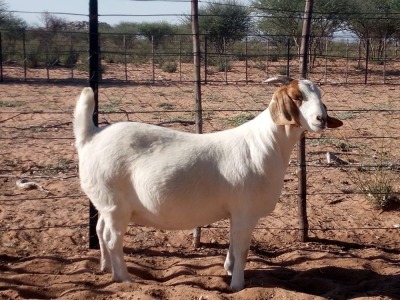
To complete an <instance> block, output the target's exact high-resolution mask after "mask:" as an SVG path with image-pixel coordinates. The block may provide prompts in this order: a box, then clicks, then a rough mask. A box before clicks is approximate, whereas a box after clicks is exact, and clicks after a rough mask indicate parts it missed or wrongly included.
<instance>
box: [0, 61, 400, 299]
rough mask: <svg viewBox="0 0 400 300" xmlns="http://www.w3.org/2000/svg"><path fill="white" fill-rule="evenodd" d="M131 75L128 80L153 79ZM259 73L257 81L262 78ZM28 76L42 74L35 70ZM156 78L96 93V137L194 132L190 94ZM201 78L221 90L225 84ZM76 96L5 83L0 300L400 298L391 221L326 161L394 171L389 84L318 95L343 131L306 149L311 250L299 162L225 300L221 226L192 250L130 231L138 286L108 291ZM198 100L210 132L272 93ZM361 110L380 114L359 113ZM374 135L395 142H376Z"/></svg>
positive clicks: (234, 92)
mask: <svg viewBox="0 0 400 300" xmlns="http://www.w3.org/2000/svg"><path fill="white" fill-rule="evenodd" d="M133 69H134V67H132V71H131V73H130V76H131V77H132V78H138V76H140V74H142V76H147V75H148V73H145V69H143V70H136V69H135V70H136V71H135V72H134V71H133ZM137 69H138V68H137ZM188 69H189V67H188ZM107 70H108V71H107V72H106V75H107V76H110V77H112V76H115V74H118V72H120V69H118V67H115V66H109V67H108V69H107ZM5 71H6V72H8V73H7V74H8V76H11V74H13V73H12V72H21V70H20V69H18V68H16V67H9V68H7V69H6V70H5ZM41 72H42V73H41ZM43 72H44V73H43ZM58 72H60V74H58V75H56V70H52V73H51V76H54V77H57V76H60V77H61V76H66V78H68V76H70V72H69V71H68V70H58ZM188 72H189V71H188ZM254 72H255V73H254V74H252V75H251V76H252V78H254V81H256V79H257V78H258V77H260V78H263V76H264V75H265V74H262V73H261V71H260V70H255V71H254ZM257 72H258V73H257ZM18 74H19V73H18ZM146 74H147V75H146ZM185 74H186V73H184V74H183V75H181V76H183V77H184V76H189V75H185ZM187 74H189V73H187ZM235 74H237V73H235V70H232V71H231V72H230V73H229V74H228V75H229V76H230V77H231V78H233V77H234V76H235ZM28 75H29V76H31V77H34V76H38V77H41V76H44V77H45V76H46V75H45V71H44V70H30V73H28ZM78 75H79V74H75V76H78ZM82 76H83V75H82ZM135 76H136V77H135ZM157 76H161V77H158V78H162V80H161V83H157V84H155V85H148V84H135V83H130V84H123V83H118V84H107V85H104V86H102V88H101V90H100V99H101V101H102V102H101V105H100V110H102V114H101V115H100V123H101V126H105V125H106V124H108V123H113V122H116V121H124V120H130V121H132V120H139V121H143V122H149V123H153V124H161V123H162V124H163V126H169V127H172V128H175V129H178V130H186V131H194V126H193V125H191V124H190V122H189V125H188V123H187V122H183V121H192V120H193V119H194V118H193V114H192V112H191V105H192V104H191V103H192V102H191V101H193V100H192V99H193V86H192V84H189V83H179V84H178V83H174V82H173V81H169V80H166V78H168V76H170V75H169V74H164V73H161V72H160V74H159V75H157ZM171 76H178V75H177V74H173V75H171ZM210 76H214V77H210V78H217V77H218V76H220V77H221V78H222V81H223V79H224V74H220V73H216V74H213V75H210ZM315 76H318V75H315ZM360 76H362V74H361V75H360ZM172 80H176V78H175V79H174V78H173V79H172ZM257 82H258V79H257ZM83 86H84V83H82V82H79V81H77V82H75V83H72V84H71V83H65V82H57V81H55V82H50V83H46V82H45V81H44V82H41V83H37V82H29V81H28V82H26V83H23V82H22V83H18V82H6V83H2V84H1V85H0V96H1V98H0V101H1V102H0V103H1V114H0V122H1V123H0V124H1V129H0V130H1V133H0V139H1V143H0V153H1V158H0V175H1V177H0V187H1V192H0V299H54V298H59V299H173V300H174V299H197V300H200V299H203V300H205V299H210V300H211V299H400V236H399V233H400V232H399V228H398V226H399V223H400V211H399V210H398V209H397V210H387V211H382V210H378V209H375V208H374V207H373V206H372V205H371V203H370V202H369V201H368V200H367V199H365V197H363V196H362V195H359V194H357V193H356V192H355V191H356V186H355V184H354V182H353V180H352V179H354V173H352V171H350V170H349V169H348V168H347V167H346V165H342V164H340V163H334V164H327V162H326V152H327V151H329V152H332V153H336V154H337V155H339V156H340V158H341V159H343V160H344V161H347V162H351V163H363V162H365V163H367V162H368V159H375V161H376V160H377V157H380V156H379V155H378V154H381V153H382V151H383V150H382V149H384V151H383V152H384V155H383V156H382V157H384V158H383V159H384V160H388V159H390V161H392V162H393V163H396V162H397V161H398V157H399V156H398V155H399V151H398V149H400V147H398V146H399V145H398V139H396V137H397V136H398V134H397V132H398V127H399V121H398V120H399V116H398V113H396V111H395V110H396V109H398V108H399V106H400V98H399V96H397V95H399V94H400V93H399V92H400V91H399V87H398V86H393V85H378V86H364V85H353V86H344V85H331V84H324V85H322V86H321V89H322V92H323V96H324V101H325V103H326V104H327V105H328V107H329V108H330V109H331V110H334V112H333V113H334V114H335V115H336V116H338V117H342V119H344V122H345V125H344V126H343V127H342V128H341V129H340V130H335V131H327V132H325V133H323V134H319V135H311V136H309V137H310V139H308V140H307V145H308V147H307V162H308V171H309V173H308V182H307V183H308V193H309V196H308V201H309V202H308V212H309V223H310V229H311V230H310V238H311V239H310V241H309V242H307V243H301V242H298V230H297V228H298V220H297V204H296V201H297V200H296V199H297V198H296V186H297V176H296V159H295V157H296V153H295V152H294V154H293V160H292V161H291V164H290V166H289V169H288V174H287V176H286V178H285V188H284V191H283V195H282V197H281V199H280V201H279V203H278V207H277V209H276V211H275V212H274V213H273V214H272V215H271V216H269V217H266V218H264V219H262V220H261V221H260V223H259V225H258V226H257V228H256V230H255V231H254V234H253V239H252V244H251V250H250V253H249V257H248V263H247V268H246V271H245V279H246V288H245V289H244V290H242V291H240V292H232V291H230V290H229V282H230V278H229V276H227V275H226V274H225V272H224V269H223V262H224V258H225V255H226V251H227V247H228V243H229V241H228V239H227V236H228V223H227V221H221V222H218V223H215V224H211V225H209V226H207V227H205V228H203V230H202V238H201V242H202V244H201V246H200V248H198V249H195V248H194V247H193V245H192V235H191V232H190V231H161V230H155V229H152V228H145V227H139V226H135V225H134V224H132V226H130V228H129V232H128V234H127V235H126V237H125V249H124V250H125V254H126V255H125V259H126V261H127V264H128V269H129V272H130V274H131V276H132V279H133V283H130V284H127V283H114V282H112V281H111V275H110V274H102V273H100V271H99V251H98V250H95V249H92V250H91V249H89V248H88V218H89V212H88V199H87V198H86V197H85V195H83V193H82V192H81V190H80V187H79V179H78V176H77V155H76V152H75V149H74V146H73V142H74V141H73V137H72V131H71V115H72V110H73V107H74V103H75V99H76V96H77V95H78V94H79V92H80V90H81V88H82V87H83ZM202 88H203V100H204V105H203V106H204V109H205V118H204V120H205V121H204V130H205V131H206V132H210V131H216V130H222V129H225V128H229V127H232V126H236V125H237V122H238V120H240V117H243V110H247V112H246V114H250V115H255V114H257V113H258V111H259V110H262V109H264V108H265V106H266V104H267V103H268V102H269V99H270V97H271V95H272V93H273V91H274V89H275V87H273V86H272V87H270V86H263V85H260V84H256V83H254V84H247V85H246V84H229V85H226V84H224V83H214V84H213V83H210V84H208V85H205V86H203V87H202ZM363 108H369V109H375V110H374V111H372V112H364V111H357V110H361V109H363ZM382 108H384V109H385V110H384V111H382ZM388 109H390V110H393V111H390V112H388V111H387V110H388ZM349 110H352V111H349ZM383 128H384V129H383ZM382 130H384V132H382ZM382 136H387V137H390V138H388V139H385V142H382V141H381V140H383V139H378V138H376V137H382ZM346 145H347V146H348V147H347V146H346ZM360 145H361V146H360ZM345 146H346V147H345ZM349 148H350V150H349ZM344 150H346V151H344ZM366 173H367V172H364V173H362V174H366ZM357 174H358V173H357ZM398 175H399V173H398V170H397V169H396V168H393V169H390V173H389V175H387V176H388V178H389V177H390V180H392V177H394V178H395V179H393V180H394V181H393V185H394V187H395V190H396V191H398V190H397V189H398V187H399V182H398V178H399V177H398ZM20 178H27V179H28V180H30V181H33V182H35V183H37V184H38V185H40V186H41V187H42V188H43V189H42V190H41V189H32V190H22V189H20V188H18V187H17V185H16V181H17V180H18V179H20Z"/></svg>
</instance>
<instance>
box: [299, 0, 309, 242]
mask: <svg viewBox="0 0 400 300" xmlns="http://www.w3.org/2000/svg"><path fill="white" fill-rule="evenodd" d="M312 8H313V0H306V5H305V9H304V20H303V30H302V34H301V35H302V37H301V38H302V40H301V47H300V74H301V77H302V78H307V69H308V55H307V54H308V45H309V39H310V32H311V16H312ZM297 160H298V175H299V199H298V208H299V212H298V213H299V238H300V240H301V241H302V242H306V241H307V240H308V220H307V172H306V140H305V136H304V135H303V136H302V137H301V139H300V141H299V143H298V146H297Z"/></svg>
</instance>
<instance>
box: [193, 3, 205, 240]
mask: <svg viewBox="0 0 400 300" xmlns="http://www.w3.org/2000/svg"><path fill="white" fill-rule="evenodd" d="M192 36H193V65H194V91H195V114H196V120H195V124H196V133H198V134H201V133H202V132H203V116H202V113H203V110H202V103H201V76H200V58H201V55H200V34H199V14H198V0H192ZM200 235H201V228H200V227H197V228H195V229H194V232H193V239H194V241H193V244H194V246H195V247H196V248H197V247H199V246H200Z"/></svg>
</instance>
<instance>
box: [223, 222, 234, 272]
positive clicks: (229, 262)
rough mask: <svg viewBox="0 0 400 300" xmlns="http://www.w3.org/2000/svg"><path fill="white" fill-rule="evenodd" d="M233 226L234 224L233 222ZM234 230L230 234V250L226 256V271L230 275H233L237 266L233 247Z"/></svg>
mask: <svg viewBox="0 0 400 300" xmlns="http://www.w3.org/2000/svg"><path fill="white" fill-rule="evenodd" d="M231 225H232V222H231ZM232 240H233V238H232V228H231V230H230V233H229V241H230V243H229V249H228V252H227V254H226V258H225V263H224V269H225V270H226V273H227V274H228V275H232V273H233V266H234V265H235V256H234V255H233V246H232Z"/></svg>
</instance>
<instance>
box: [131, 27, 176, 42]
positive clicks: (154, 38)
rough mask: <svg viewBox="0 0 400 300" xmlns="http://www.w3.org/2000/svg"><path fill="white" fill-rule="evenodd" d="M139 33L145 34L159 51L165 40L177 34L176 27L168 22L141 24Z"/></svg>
mask: <svg viewBox="0 0 400 300" xmlns="http://www.w3.org/2000/svg"><path fill="white" fill-rule="evenodd" d="M137 26H138V31H139V33H140V34H143V35H144V36H145V37H146V38H147V39H148V40H149V41H150V42H152V43H153V45H154V47H155V48H156V49H157V48H158V47H159V46H160V45H161V44H162V43H163V42H164V40H165V39H166V38H167V37H168V36H171V35H173V34H175V33H176V30H175V26H174V25H172V24H169V23H167V22H155V23H148V22H143V23H139V24H138V25H137Z"/></svg>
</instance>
